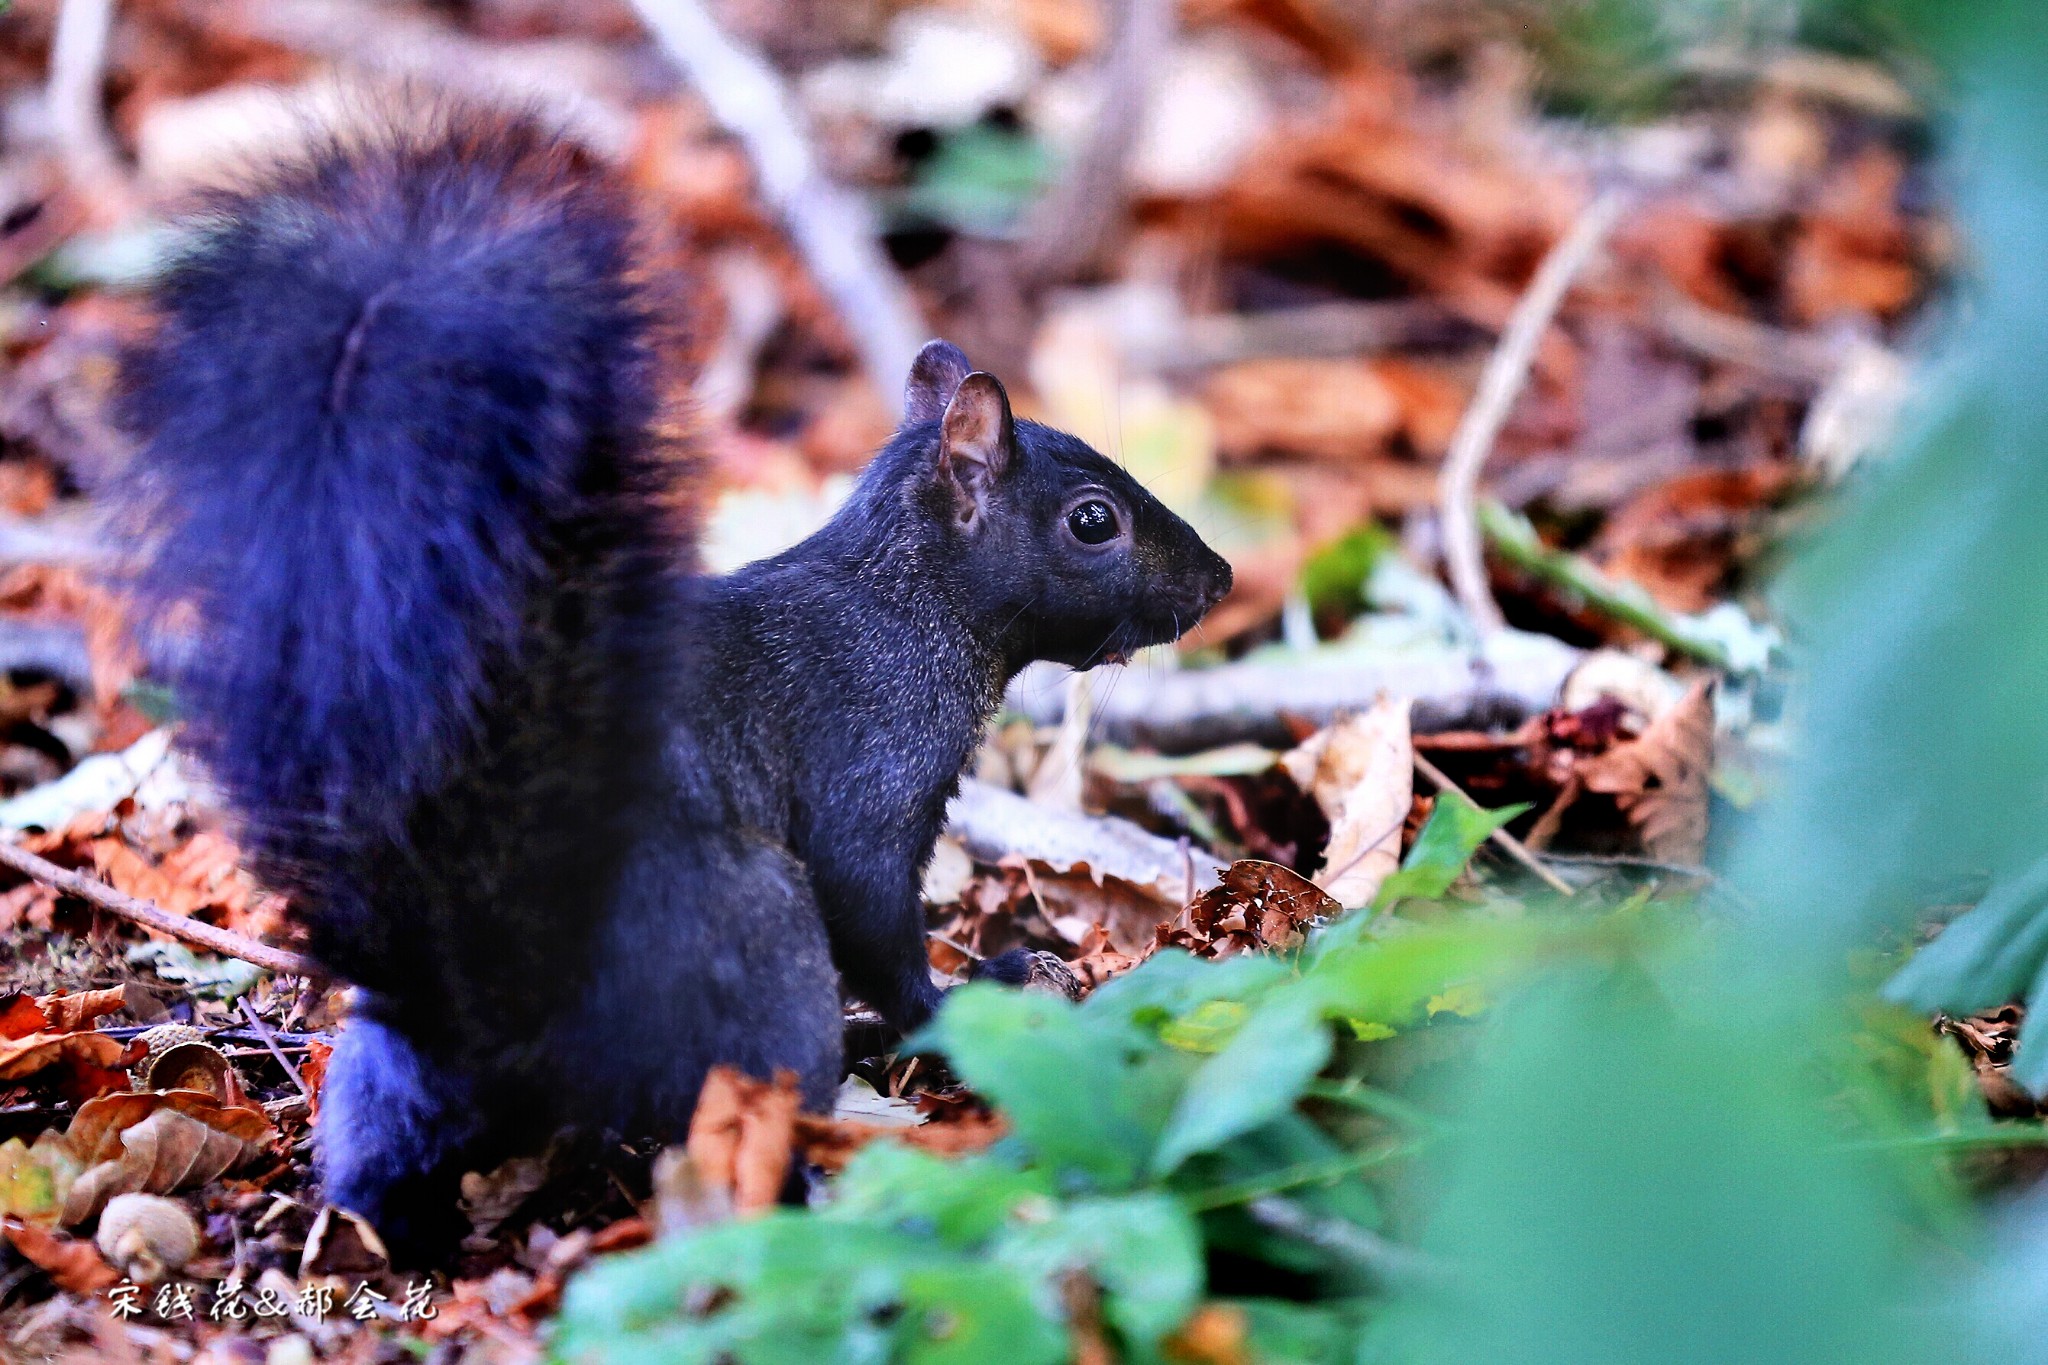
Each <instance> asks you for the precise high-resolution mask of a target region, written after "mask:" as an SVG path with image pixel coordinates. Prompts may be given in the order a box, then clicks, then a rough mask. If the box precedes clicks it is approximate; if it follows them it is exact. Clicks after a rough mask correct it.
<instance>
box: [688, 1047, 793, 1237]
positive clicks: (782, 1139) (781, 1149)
mask: <svg viewBox="0 0 2048 1365" xmlns="http://www.w3.org/2000/svg"><path fill="white" fill-rule="evenodd" d="M797 1107H798V1097H797V1088H796V1073H795V1072H793V1071H789V1070H779V1071H777V1072H776V1073H775V1079H774V1080H773V1081H762V1080H756V1079H755V1078H753V1077H752V1076H748V1075H746V1074H744V1073H743V1072H740V1071H738V1070H736V1069H734V1068H732V1067H729V1066H715V1067H713V1068H711V1074H710V1075H708V1076H706V1077H705V1078H704V1090H703V1093H702V1094H701V1095H699V1096H698V1099H697V1112H696V1113H695V1114H693V1115H692V1116H691V1118H690V1136H689V1139H688V1141H687V1142H686V1143H685V1144H684V1150H685V1152H686V1153H687V1154H688V1156H689V1159H690V1162H691V1164H692V1165H693V1166H694V1167H695V1168H696V1172H697V1175H698V1178H699V1179H701V1180H702V1181H703V1182H704V1183H705V1185H707V1186H709V1187H710V1188H712V1189H728V1190H731V1191H732V1206H733V1211H734V1212H735V1213H738V1214H740V1215H742V1216H744V1215H746V1214H751V1213H760V1212H763V1211H765V1210H767V1209H770V1208H773V1207H774V1205H775V1201H776V1199H777V1198H778V1197H779V1196H780V1195H781V1193H782V1182H783V1178H784V1177H785V1176H786V1175H787V1174H788V1173H789V1154H790V1149H791V1147H792V1146H793V1145H794V1144H795V1140H796V1116H797Z"/></svg>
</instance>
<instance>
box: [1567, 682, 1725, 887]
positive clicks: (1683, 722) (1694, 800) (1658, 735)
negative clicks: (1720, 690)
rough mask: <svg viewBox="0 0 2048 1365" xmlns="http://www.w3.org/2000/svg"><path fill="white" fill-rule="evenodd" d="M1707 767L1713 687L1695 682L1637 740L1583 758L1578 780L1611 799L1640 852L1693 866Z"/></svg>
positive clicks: (1703, 819)
mask: <svg viewBox="0 0 2048 1365" xmlns="http://www.w3.org/2000/svg"><path fill="white" fill-rule="evenodd" d="M1713 767H1714V699H1713V692H1712V689H1711V687H1710V685H1709V684H1708V683H1706V682H1705V681H1700V682H1696V683H1694V684H1693V685H1692V686H1691V687H1690V688H1689V689H1687V691H1686V694H1685V696H1684V697H1682V698H1681V699H1680V700H1679V702H1678V704H1677V705H1675V706H1673V707H1672V708H1671V709H1670V710H1668V711H1666V712H1665V713H1664V714H1663V715H1661V716H1659V717H1658V718H1657V719H1656V720H1654V721H1652V722H1651V723H1650V728H1649V729H1647V730H1645V731H1643V733H1642V735H1641V736H1640V737H1638V738H1636V739H1633V740H1630V741H1628V742H1627V743H1625V744H1617V745H1615V746H1614V747H1613V748H1612V749H1609V750H1608V751H1607V752H1606V753H1604V754H1600V755H1598V756H1597V757H1594V758H1589V759H1586V760H1585V761H1584V762H1582V763H1581V764H1580V765H1579V777H1580V780H1581V781H1582V782H1583V784H1584V785H1585V788H1586V790H1587V791H1595V792H1604V793H1606V794H1607V795H1609V796H1612V797H1613V798H1614V801H1615V804H1616V805H1618V806H1619V807H1621V811H1622V813H1623V814H1624V815H1626V816H1627V817H1628V821H1629V824H1630V825H1631V826H1633V827H1634V829H1635V831H1636V835H1637V837H1638V838H1639V839H1640V840H1641V841H1642V846H1643V851H1644V852H1645V853H1647V854H1649V855H1650V856H1651V857H1653V858H1661V859H1663V860H1665V861H1667V862H1674V863H1686V864H1697V863H1698V862H1699V861H1700V860H1701V859H1702V858H1704V857H1705V856H1706V852H1707V779H1708V777H1709V776H1710V775H1711V774H1712V772H1713Z"/></svg>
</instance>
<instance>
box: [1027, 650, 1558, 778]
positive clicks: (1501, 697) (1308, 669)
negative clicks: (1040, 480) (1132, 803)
mask: <svg viewBox="0 0 2048 1365" xmlns="http://www.w3.org/2000/svg"><path fill="white" fill-rule="evenodd" d="M1581 657H1582V656H1581V655H1580V653H1579V651H1578V650H1575V649H1573V648H1572V647H1571V646H1569V645H1566V644H1564V643H1562V642H1560V641H1557V640H1553V639H1551V638H1550V637H1548V636H1535V635H1525V634H1523V633H1522V632H1520V631H1512V630H1508V631H1501V632H1499V633H1497V634H1495V635H1493V636H1490V637H1488V638H1487V640H1486V641H1485V644H1484V647H1483V648H1482V649H1481V650H1480V651H1479V652H1478V653H1477V654H1472V653H1467V652H1465V651H1463V650H1455V649H1448V648H1446V649H1444V650H1441V651H1431V652H1428V653H1422V652H1417V651H1389V652H1388V653H1387V655H1386V656H1385V657H1384V658H1373V659H1358V658H1332V659H1329V660H1323V661H1318V660H1301V659H1294V660H1283V661H1279V662H1272V663H1267V662H1245V663H1234V664H1224V665H1221V666H1219V667H1216V668H1191V669H1186V670H1180V671H1172V672H1151V671H1147V670H1144V669H1137V668H1133V669H1129V670H1127V671H1126V672H1125V673H1124V674H1123V676H1122V677H1120V678H1118V679H1117V680H1116V681H1115V682H1114V683H1112V684H1108V685H1105V686H1102V687H1099V688H1097V689H1096V696H1097V701H1096V706H1095V720H1094V723H1093V725H1092V727H1091V731H1092V734H1093V737H1094V738H1095V739H1096V740H1098V741H1102V742H1107V743H1110V744H1116V745H1121V746H1123V747H1126V748H1148V749H1157V750H1159V751H1160V752H1162V753H1174V754H1185V753H1193V752H1197V751H1200V750H1204V749H1217V748H1222V747H1223V746H1225V745H1228V744H1233V743H1237V742H1239V741H1243V740H1251V741H1254V742H1256V743H1260V744H1265V745H1268V746H1270V747H1273V748H1278V749H1286V748H1292V747H1293V746H1294V744H1295V742H1296V741H1297V739H1298V738H1299V732H1298V731H1296V730H1294V729H1292V728H1290V722H1293V721H1299V722H1301V723H1303V724H1306V725H1310V726H1321V725H1327V724H1329V723H1330V721H1332V720H1334V719H1335V718H1336V717H1337V716H1339V715H1341V714H1343V713H1344V712H1347V711H1362V710H1364V709H1365V708H1367V707H1368V706H1371V705H1372V704H1373V703H1374V702H1375V701H1377V700H1378V699H1379V698H1380V697H1381V696H1383V695H1386V696H1400V697H1407V698H1410V699H1411V700H1412V701H1414V703H1415V713H1414V717H1413V720H1412V722H1411V724H1412V725H1413V727H1414V729H1415V730H1416V731H1417V732H1418V733H1428V732H1430V731H1434V730H1448V729H1479V730H1484V729H1493V728H1512V727H1513V726H1515V725H1518V724H1520V723H1521V722H1522V721H1523V720H1525V719H1527V718H1528V717H1529V716H1530V715H1531V714H1533V713H1535V712H1538V711H1542V710H1545V709H1547V708H1548V707H1549V706H1550V705H1551V704H1552V703H1553V702H1554V701H1556V699H1557V693H1558V689H1559V688H1560V687H1561V686H1563V684H1564V680H1565V678H1566V677H1567V676H1568V675H1569V674H1570V673H1571V671H1572V669H1574V668H1575V667H1577V666H1578V663H1579V660H1580V658H1581ZM1481 665H1483V666H1484V672H1485V675H1486V684H1487V685H1486V686H1485V687H1484V688H1475V687H1474V685H1473V676H1474V673H1475V670H1477V669H1478V668H1479V667H1480V666H1481ZM1047 677H1048V675H1047V674H1046V673H1044V672H1040V671H1036V670H1027V671H1026V672H1025V674H1023V675H1022V676H1021V677H1020V678H1019V679H1018V681H1017V683H1016V684H1013V685H1012V686H1011V688H1010V692H1009V696H1008V698H1007V699H1006V700H1005V702H1004V705H1005V706H1006V707H1007V708H1008V709H1009V710H1011V711H1014V712H1017V713H1018V714H1020V715H1022V716H1023V717H1025V719H1027V720H1029V721H1031V722H1032V723H1033V724H1034V725H1052V724H1055V723H1057V722H1058V721H1059V719H1060V716H1061V714H1062V711H1063V709H1064V704H1063V696H1064V689H1063V688H1060V687H1058V686H1047V685H1045V684H1046V681H1047Z"/></svg>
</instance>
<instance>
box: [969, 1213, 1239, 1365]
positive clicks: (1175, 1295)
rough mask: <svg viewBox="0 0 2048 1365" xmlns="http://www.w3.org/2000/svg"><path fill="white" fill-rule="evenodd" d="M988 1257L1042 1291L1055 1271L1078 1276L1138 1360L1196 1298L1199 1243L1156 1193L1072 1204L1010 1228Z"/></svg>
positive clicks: (1184, 1216) (1187, 1222) (1188, 1221)
mask: <svg viewBox="0 0 2048 1365" xmlns="http://www.w3.org/2000/svg"><path fill="white" fill-rule="evenodd" d="M990 1254H991V1256H993V1257H994V1259H996V1260H998V1261H1000V1262H1002V1263H1003V1264H1005V1265H1010V1266H1014V1267H1016V1268H1018V1269H1020V1270H1024V1271H1027V1272H1029V1273H1030V1274H1031V1275H1032V1276H1034V1277H1035V1278H1037V1279H1038V1280H1039V1281H1041V1282H1042V1283H1044V1284H1046V1285H1047V1286H1048V1287H1055V1286H1056V1285H1057V1282H1058V1279H1059V1276H1060V1275H1061V1274H1062V1273H1063V1272H1066V1271H1073V1270H1082V1271H1086V1272H1087V1273H1088V1274H1089V1275H1091V1276H1092V1277H1093V1278H1094V1279H1095V1282H1096V1283H1097V1284H1099V1285H1100V1286H1102V1289H1103V1293H1104V1299H1103V1316H1104V1317H1105V1318H1106V1319H1107V1320H1108V1322H1109V1324H1110V1325H1111V1326H1113V1327H1115V1328H1116V1330H1117V1331H1118V1332H1120V1333H1122V1335H1123V1338H1124V1341H1125V1343H1126V1345H1127V1347H1128V1348H1129V1349H1130V1353H1131V1355H1132V1356H1133V1357H1134V1358H1136V1359H1141V1360H1143V1359H1151V1358H1153V1356H1154V1355H1155V1351H1156V1348H1157V1346H1158V1343H1159V1340H1160V1338H1162V1337H1164V1336H1166V1335H1167V1334H1168V1333H1170V1332H1172V1331H1173V1330H1174V1329H1175V1328H1177V1327H1179V1326H1180V1325H1181V1323H1183V1322H1184V1321H1186V1320H1187V1316H1188V1314H1189V1313H1191V1312H1193V1311H1194V1308H1195V1304H1196V1303H1197V1302H1198V1301H1199V1300H1200V1298H1201V1295H1202V1280H1203V1270H1202V1239H1201V1236H1200V1234H1199V1233H1198V1232H1197V1230H1196V1227H1195V1222H1194V1220H1193V1219H1192V1218H1191V1217H1189V1215H1188V1212H1187V1210H1186V1209H1184V1208H1182V1207H1181V1205H1180V1202H1179V1201H1178V1200H1175V1199H1173V1198H1171V1197H1169V1196H1167V1195H1163V1194H1139V1195H1125V1196H1120V1197H1114V1198H1105V1199H1081V1200H1076V1201H1075V1202H1074V1203H1072V1204H1070V1205H1068V1206H1067V1207H1066V1208H1065V1209H1062V1210H1061V1211H1060V1212H1059V1214H1058V1215H1057V1216H1056V1217H1054V1218H1052V1219H1050V1220H1048V1221H1044V1222H1039V1223H1024V1224H1020V1225H1018V1226H1016V1227H1014V1228H1013V1229H1012V1230H1010V1231H1009V1232H1007V1233H1006V1234H1005V1235H1004V1236H1003V1237H1001V1238H999V1239H998V1240H997V1242H996V1243H995V1246H994V1247H993V1248H992V1250H991V1252H990Z"/></svg>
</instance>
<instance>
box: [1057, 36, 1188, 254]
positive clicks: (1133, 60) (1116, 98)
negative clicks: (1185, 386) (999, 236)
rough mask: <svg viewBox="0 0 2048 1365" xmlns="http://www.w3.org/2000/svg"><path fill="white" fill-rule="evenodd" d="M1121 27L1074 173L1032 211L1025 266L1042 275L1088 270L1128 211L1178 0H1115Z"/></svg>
mask: <svg viewBox="0 0 2048 1365" xmlns="http://www.w3.org/2000/svg"><path fill="white" fill-rule="evenodd" d="M1111 7H1112V8H1113V9H1114V10H1115V11H1116V12H1115V15H1114V23H1115V29H1114V31H1113V32H1112V34H1111V36H1110V45H1109V55H1108V56H1107V57H1106V58H1105V59H1104V61H1103V63H1102V73H1101V82H1102V101H1101V103H1100V104H1099V105H1098V106H1097V107H1096V110H1095V116H1094V118H1093V119H1092V120H1091V121H1090V123H1089V127H1088V135H1087V137H1086V138H1085V139H1083V141H1082V143H1081V145H1080V146H1079V147H1078V148H1076V149H1075V153H1074V158H1073V160H1072V161H1071V162H1070V163H1069V164H1068V166H1067V170H1066V173H1065V174H1064V175H1062V176H1061V177H1060V178H1059V180H1058V181H1056V182H1055V183H1054V184H1053V186H1052V188H1051V189H1050V190H1048V191H1047V192H1046V194H1045V197H1044V198H1043V199H1041V200H1039V202H1038V206H1037V208H1036V209H1035V210H1033V212H1032V214H1031V221H1030V224H1029V226H1028V227H1027V229H1026V232H1025V240H1024V246H1023V251H1022V256H1023V259H1024V269H1025V271H1026V273H1027V274H1029V275H1030V276H1031V277H1032V278H1033V279H1035V280H1038V281H1039V282H1041V283H1059V282H1061V281H1064V280H1069V279H1072V278H1073V277H1075V276H1076V275H1079V274H1080V273H1081V272H1082V271H1084V270H1086V269H1087V268H1088V266H1089V263H1090V262H1092V261H1093V260H1094V259H1095V257H1096V255H1097V254H1098V253H1100V252H1101V250H1102V248H1103V246H1104V245H1105V244H1106V243H1107V242H1108V240H1109V236H1110V233H1111V231H1112V230H1113V229H1114V228H1115V226H1116V224H1117V222H1118V221H1119V219H1120V218H1121V217H1122V214H1123V208H1124V200H1125V197H1126V195H1127V194H1128V192H1129V186H1128V184H1127V183H1126V182H1127V181H1128V179H1129V176H1128V175H1127V174H1126V172H1127V171H1128V169H1129V164H1130V160H1131V154H1132V153H1133V152H1134V151H1136V150H1137V146H1138V134H1139V133H1140V132H1141V131H1142V130H1143V128H1144V123H1145V107H1146V104H1147V102H1148V101H1149V99H1150V97H1151V94H1152V79H1153V75H1154V73H1156V72H1157V71H1158V70H1159V67H1160V64H1161V59H1162V58H1163V57H1164V56H1165V55H1166V50H1167V48H1168V47H1169V46H1171V45H1172V42H1173V19H1174V13H1173V11H1174V6H1173V0H1111Z"/></svg>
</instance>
